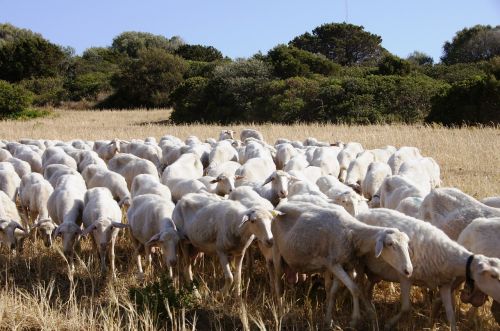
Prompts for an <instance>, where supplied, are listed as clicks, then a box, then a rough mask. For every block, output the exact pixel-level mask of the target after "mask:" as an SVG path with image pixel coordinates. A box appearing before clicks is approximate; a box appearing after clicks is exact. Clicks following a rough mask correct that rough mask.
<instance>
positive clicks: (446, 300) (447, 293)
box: [439, 284, 457, 331]
mask: <svg viewBox="0 0 500 331" xmlns="http://www.w3.org/2000/svg"><path fill="white" fill-rule="evenodd" d="M439 293H440V294H441V299H442V300H443V305H444V309H445V310H446V318H447V319H448V323H450V328H451V331H456V329H457V325H456V321H455V312H454V311H453V297H452V295H451V285H450V284H446V285H443V286H441V287H439Z"/></svg>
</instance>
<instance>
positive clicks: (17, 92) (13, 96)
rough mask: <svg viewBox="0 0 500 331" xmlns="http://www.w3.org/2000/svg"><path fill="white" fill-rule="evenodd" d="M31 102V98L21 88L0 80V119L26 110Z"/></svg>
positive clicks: (28, 93)
mask: <svg viewBox="0 0 500 331" xmlns="http://www.w3.org/2000/svg"><path fill="white" fill-rule="evenodd" d="M32 101H33V96H32V95H31V93H30V92H28V91H27V90H25V89H24V88H23V87H21V86H19V85H14V84H10V83H9V82H6V81H4V80H0V118H2V117H10V116H16V115H17V114H19V113H21V112H23V111H25V110H28V108H29V107H30V106H31V102H32Z"/></svg>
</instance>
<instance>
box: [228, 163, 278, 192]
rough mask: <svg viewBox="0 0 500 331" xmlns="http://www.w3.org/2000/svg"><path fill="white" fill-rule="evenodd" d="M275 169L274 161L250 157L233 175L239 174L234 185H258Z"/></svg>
mask: <svg viewBox="0 0 500 331" xmlns="http://www.w3.org/2000/svg"><path fill="white" fill-rule="evenodd" d="M275 170H276V166H275V165H274V162H271V161H270V160H268V159H256V158H254V159H250V160H248V161H247V162H245V164H243V165H241V167H239V168H238V169H237V170H236V172H235V175H236V176H239V179H238V180H237V181H236V183H235V185H236V187H238V186H242V185H249V184H251V185H255V184H258V185H260V184H261V183H262V182H264V181H265V180H266V179H267V178H269V176H270V175H271V174H272V173H273V172H274V171H275Z"/></svg>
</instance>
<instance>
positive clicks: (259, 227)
mask: <svg viewBox="0 0 500 331" xmlns="http://www.w3.org/2000/svg"><path fill="white" fill-rule="evenodd" d="M279 214H281V212H279V211H275V210H273V211H269V210H266V209H263V208H252V209H250V210H249V211H248V212H247V213H246V214H245V216H243V219H242V223H241V225H240V227H246V231H249V232H250V233H252V234H253V235H255V236H256V237H257V239H258V240H259V241H260V242H262V243H263V244H264V245H266V246H267V247H271V246H272V245H273V234H272V232H271V221H272V220H273V218H274V217H275V216H278V215H279Z"/></svg>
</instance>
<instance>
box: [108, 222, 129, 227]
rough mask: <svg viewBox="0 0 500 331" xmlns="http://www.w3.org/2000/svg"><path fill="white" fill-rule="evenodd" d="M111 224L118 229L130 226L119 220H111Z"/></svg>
mask: <svg viewBox="0 0 500 331" xmlns="http://www.w3.org/2000/svg"><path fill="white" fill-rule="evenodd" d="M111 224H112V225H113V227H114V228H119V229H126V228H129V227H130V225H128V224H124V223H120V222H111Z"/></svg>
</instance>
